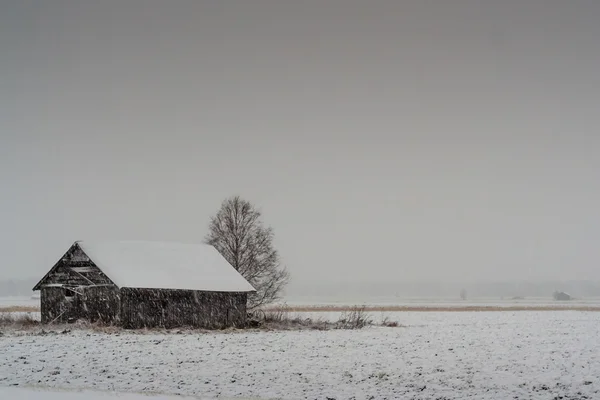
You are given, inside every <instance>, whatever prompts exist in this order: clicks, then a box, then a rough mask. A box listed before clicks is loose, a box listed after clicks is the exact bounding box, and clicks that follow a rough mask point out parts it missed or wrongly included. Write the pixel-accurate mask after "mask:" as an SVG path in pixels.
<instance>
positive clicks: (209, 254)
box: [77, 241, 254, 292]
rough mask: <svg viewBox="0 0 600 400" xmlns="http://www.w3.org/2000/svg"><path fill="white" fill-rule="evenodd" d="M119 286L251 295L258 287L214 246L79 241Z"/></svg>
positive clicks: (81, 246) (80, 245) (85, 251)
mask: <svg viewBox="0 0 600 400" xmlns="http://www.w3.org/2000/svg"><path fill="white" fill-rule="evenodd" d="M77 244H78V245H79V247H80V248H81V249H82V250H83V252H84V253H85V254H87V256H88V257H89V258H90V259H91V260H92V261H93V262H94V264H96V266H98V268H100V269H101V270H102V272H104V274H106V276H108V277H109V278H110V280H111V281H113V282H114V283H115V285H117V286H119V287H131V288H149V289H182V290H203V291H214V292H251V291H254V288H253V287H252V285H250V283H248V281H246V279H244V277H242V275H240V273H239V272H238V271H236V270H235V268H233V267H232V266H231V264H229V262H227V260H225V258H224V257H223V256H221V254H220V253H219V252H218V251H217V250H216V249H215V248H214V247H213V246H210V245H207V244H183V243H164V242H145V241H118V242H117V241H115V242H87V241H79V242H77Z"/></svg>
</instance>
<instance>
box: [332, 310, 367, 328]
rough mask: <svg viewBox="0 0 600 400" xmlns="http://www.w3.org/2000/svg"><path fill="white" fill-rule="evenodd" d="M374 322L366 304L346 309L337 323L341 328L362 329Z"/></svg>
mask: <svg viewBox="0 0 600 400" xmlns="http://www.w3.org/2000/svg"><path fill="white" fill-rule="evenodd" d="M372 324H373V321H372V320H371V319H369V315H368V313H367V312H366V311H365V307H364V306H362V307H357V308H355V309H353V310H351V311H345V312H344V313H342V315H341V316H340V319H339V320H338V323H337V325H338V328H339V329H361V328H364V327H365V326H369V325H372Z"/></svg>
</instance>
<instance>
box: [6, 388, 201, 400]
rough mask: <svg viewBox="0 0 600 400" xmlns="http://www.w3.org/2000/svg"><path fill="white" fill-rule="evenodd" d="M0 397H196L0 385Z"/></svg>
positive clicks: (146, 399)
mask: <svg viewBox="0 0 600 400" xmlns="http://www.w3.org/2000/svg"><path fill="white" fill-rule="evenodd" d="M0 399H3V400H4V399H6V400H9V399H10V400H196V399H198V398H197V397H196V398H194V397H181V396H167V395H158V394H157V395H143V394H136V393H116V392H92V391H89V390H85V391H72V392H71V391H55V390H46V389H40V388H16V387H0Z"/></svg>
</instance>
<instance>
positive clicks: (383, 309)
mask: <svg viewBox="0 0 600 400" xmlns="http://www.w3.org/2000/svg"><path fill="white" fill-rule="evenodd" d="M356 310H363V311H364V312H403V311H404V312H409V311H410V312H426V311H437V312H464V311H600V306H581V305H573V306H569V305H564V306H430V307H427V306H285V307H282V306H273V307H271V308H269V309H268V310H267V312H276V311H283V312H295V313H301V312H352V311H356Z"/></svg>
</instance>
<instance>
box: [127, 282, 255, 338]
mask: <svg viewBox="0 0 600 400" xmlns="http://www.w3.org/2000/svg"><path fill="white" fill-rule="evenodd" d="M246 300H247V294H246V293H225V292H200V291H190V290H157V289H132V288H122V289H121V324H122V325H123V327H124V328H129V329H139V328H153V327H162V328H176V327H194V328H209V329H214V328H224V327H229V326H242V325H244V324H245V321H246Z"/></svg>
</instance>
